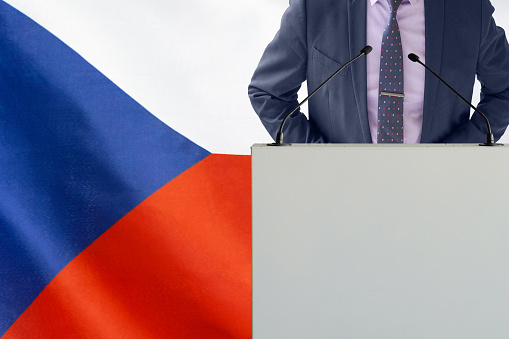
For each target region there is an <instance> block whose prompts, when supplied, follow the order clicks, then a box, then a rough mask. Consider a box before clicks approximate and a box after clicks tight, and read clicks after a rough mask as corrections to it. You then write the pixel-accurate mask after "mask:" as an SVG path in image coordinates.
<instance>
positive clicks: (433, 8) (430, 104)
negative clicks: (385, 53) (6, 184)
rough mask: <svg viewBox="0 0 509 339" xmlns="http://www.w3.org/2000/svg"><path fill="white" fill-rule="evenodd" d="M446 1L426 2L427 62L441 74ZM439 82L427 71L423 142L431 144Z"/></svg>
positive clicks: (427, 0) (430, 0)
mask: <svg viewBox="0 0 509 339" xmlns="http://www.w3.org/2000/svg"><path fill="white" fill-rule="evenodd" d="M444 3H445V0H425V1H424V6H425V9H424V12H425V14H424V15H425V17H426V24H425V25H426V56H425V62H426V65H428V66H429V67H430V68H431V69H433V70H434V71H435V72H437V73H438V74H440V68H441V59H442V43H443V38H444V35H443V34H444V33H443V32H444V5H445V4H444ZM438 85H439V80H438V79H437V78H436V77H435V76H434V75H433V74H431V72H429V71H426V80H425V85H424V107H423V120H422V135H421V142H422V143H428V142H431V139H430V128H431V122H432V120H433V115H434V114H435V105H436V98H437V94H438V92H437V91H438Z"/></svg>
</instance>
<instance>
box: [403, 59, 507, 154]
mask: <svg viewBox="0 0 509 339" xmlns="http://www.w3.org/2000/svg"><path fill="white" fill-rule="evenodd" d="M408 59H410V60H411V61H413V62H417V63H419V64H421V65H423V66H424V67H425V68H426V69H427V70H428V71H430V72H431V73H432V74H433V75H434V76H436V77H437V78H438V79H439V80H440V81H442V82H443V83H444V84H445V85H446V86H447V87H449V88H450V89H451V90H452V91H453V92H454V93H456V95H457V96H459V97H460V98H461V99H463V101H464V102H466V103H467V104H468V105H469V106H470V107H472V108H473V109H474V110H475V111H476V112H477V113H479V114H480V115H481V116H482V117H483V118H484V121H485V122H486V126H488V134H487V135H486V143H484V144H479V146H503V144H496V143H495V138H494V137H493V133H491V126H490V122H489V121H488V118H487V117H486V115H484V113H482V112H481V111H479V110H478V109H477V107H475V106H474V105H472V104H471V103H470V102H469V101H468V100H467V99H465V98H464V97H463V96H462V95H461V94H459V93H458V92H457V91H456V90H455V89H454V88H452V86H451V85H449V84H448V83H447V82H446V81H445V80H444V79H442V78H441V77H440V76H439V75H438V74H436V73H435V72H434V71H433V70H432V69H431V68H429V67H428V66H426V65H425V64H424V63H423V62H422V61H421V60H420V59H419V57H418V56H417V55H416V54H414V53H410V54H408Z"/></svg>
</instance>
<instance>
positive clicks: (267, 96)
mask: <svg viewBox="0 0 509 339" xmlns="http://www.w3.org/2000/svg"><path fill="white" fill-rule="evenodd" d="M305 5H306V3H305V0H292V1H290V7H289V8H288V9H287V10H286V12H285V14H284V15H283V19H282V20H281V28H280V30H279V32H278V33H277V34H276V36H275V37H274V40H272V42H271V43H270V44H269V45H268V46H267V48H266V49H265V52H264V53H263V56H262V58H261V60H260V63H259V64H258V67H257V68H256V71H255V73H254V75H253V78H252V79H251V84H250V85H249V89H248V92H249V98H250V100H251V104H252V105H253V108H254V110H255V111H256V113H257V114H258V116H259V117H260V120H261V121H262V123H263V125H264V126H265V128H266V129H267V131H268V132H269V134H270V135H271V136H272V138H273V139H274V140H275V138H276V134H277V132H278V129H279V127H280V125H281V122H282V121H283V119H284V117H285V115H286V114H288V113H289V112H290V111H291V110H292V109H293V108H295V107H296V106H297V105H298V100H297V92H298V91H299V89H300V87H301V85H302V83H303V82H304V81H305V80H306V70H307V56H308V51H307V42H306V9H305ZM283 132H284V137H285V139H284V140H285V141H286V142H294V143H311V142H324V139H323V137H322V136H321V135H320V134H319V133H318V132H317V131H316V130H315V129H314V128H313V126H312V125H311V123H310V122H309V121H308V119H307V118H306V116H305V115H304V114H302V113H301V112H300V111H299V110H298V111H296V112H295V113H293V114H292V116H291V117H290V118H288V120H287V121H286V123H285V127H284V130H283Z"/></svg>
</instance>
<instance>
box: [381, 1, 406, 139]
mask: <svg viewBox="0 0 509 339" xmlns="http://www.w3.org/2000/svg"><path fill="white" fill-rule="evenodd" d="M401 1H402V0H387V2H388V3H389V6H390V11H391V15H390V17H389V19H388V20H387V24H386V25H385V29H384V34H383V37H382V49H381V55H380V86H379V92H378V131H377V142H378V143H402V142H403V99H404V97H405V95H404V93H403V51H402V47H401V35H400V33H399V26H398V21H397V20H396V12H397V11H398V7H399V5H400V3H401Z"/></svg>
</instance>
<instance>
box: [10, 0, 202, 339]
mask: <svg viewBox="0 0 509 339" xmlns="http://www.w3.org/2000/svg"><path fill="white" fill-rule="evenodd" d="M0 31H1V32H2V33H1V34H0V272H1V273H0V336H1V335H2V334H3V333H5V331H7V329H8V328H9V327H10V326H11V325H12V323H13V322H14V321H15V320H16V319H17V318H18V317H19V316H20V315H21V313H23V311H24V310H25V309H26V308H27V307H28V306H29V305H30V303H32V301H33V300H34V299H35V298H36V297H37V296H38V295H39V294H40V292H41V291H42V290H43V289H44V287H45V286H46V285H47V284H48V283H49V282H50V281H51V280H52V279H53V278H54V277H55V275H56V274H58V273H59V272H60V271H61V270H62V268H63V267H64V266H66V265H67V264H68V263H69V262H70V261H71V260H72V259H73V258H75V257H76V256H77V255H78V254H79V253H80V252H81V251H83V250H84V249H85V248H86V247H87V246H88V245H90V244H91V243H92V242H93V241H94V240H96V239H97V238H98V237H99V236H100V235H101V234H103V233H104V232H105V231H106V230H107V229H108V228H109V227H111V226H112V225H113V224H114V223H116V222H117V221H118V220H119V219H120V218H122V217H123V216H124V215H126V214H127V213H128V212H129V211H130V210H132V209H133V208H134V207H136V206H137V205H138V204H139V203H141V202H142V201H143V200H144V199H146V198H147V197H148V196H150V195H151V194H152V193H153V192H155V191H156V190H157V189H159V188H160V187H162V186H163V185H165V184H166V183H167V182H169V181H170V180H172V179H173V178H175V177H176V176H178V175H179V174H180V173H182V172H183V171H185V170H186V169H188V168H189V167H191V166H192V165H194V164H196V163H197V162H199V161H200V160H202V159H203V158H205V157H206V156H207V155H209V152H207V151H206V150H204V149H203V148H201V147H199V146H197V145H196V144H194V143H192V142H191V141H189V140H188V139H186V138H185V137H183V136H182V135H180V134H179V133H177V132H175V131H174V130H173V129H171V128H170V127H168V126H167V125H165V124H164V123H162V122H161V121H160V120H158V119H157V118H156V117H155V116H153V115H152V114H151V113H150V112H148V111H147V110H146V109H144V108H143V107H142V106H141V105H139V104H138V103H137V102H136V101H135V100H133V99H132V98H131V97H129V96H128V95H127V94H126V93H124V92H123V91H122V90H121V89H120V88H118V87H117V86H116V85H115V84H114V83H113V82H111V81H110V80H108V79H107V78H106V77H105V76H104V75H103V74H101V73H100V72H99V71H98V70H97V69H95V68H94V67H92V66H91V65H90V64H89V63H87V62H86V61H85V60H84V59H83V58H82V57H80V56H79V55H78V54H77V53H76V52H74V51H73V50H72V49H71V48H69V47H68V46H66V45H65V44H64V43H63V42H61V41H60V40H58V39H57V38H56V37H55V36H53V35H52V34H50V33H49V32H48V31H46V30H45V29H44V28H42V27H41V26H39V25H38V24H36V23H35V22H33V21H32V20H31V19H29V18H28V17H26V16H25V15H23V14H22V13H20V12H19V11H17V10H16V9H14V8H12V7H11V6H10V5H8V4H6V3H5V2H3V1H2V2H0Z"/></svg>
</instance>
